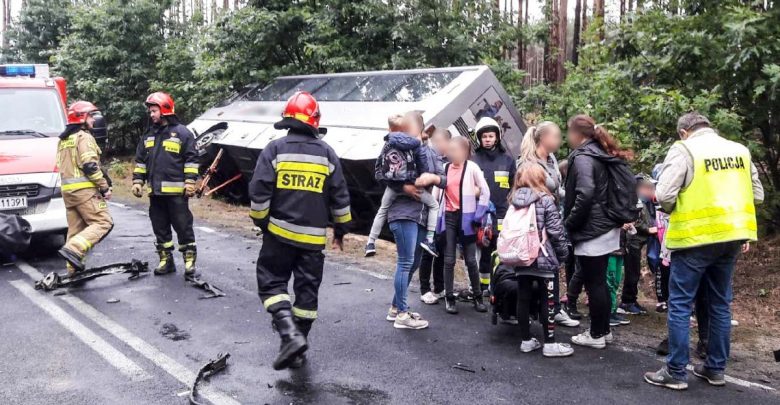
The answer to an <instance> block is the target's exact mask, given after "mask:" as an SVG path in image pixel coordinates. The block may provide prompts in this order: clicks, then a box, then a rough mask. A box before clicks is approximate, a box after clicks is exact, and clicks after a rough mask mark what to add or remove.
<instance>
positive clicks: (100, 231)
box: [65, 194, 114, 257]
mask: <svg viewBox="0 0 780 405" xmlns="http://www.w3.org/2000/svg"><path fill="white" fill-rule="evenodd" d="M65 214H66V217H67V220H68V238H67V242H66V243H65V248H67V249H68V250H70V251H72V252H76V253H78V254H79V255H81V256H82V257H84V256H85V255H86V254H87V252H89V250H90V249H92V247H93V246H95V245H96V244H97V243H98V242H100V241H101V240H103V238H105V237H106V235H108V233H109V232H111V229H112V228H113V227H114V220H113V219H111V214H110V213H109V212H108V204H107V203H106V200H105V199H103V196H101V195H100V194H95V195H94V196H93V197H92V198H90V199H89V200H87V201H85V202H83V203H81V204H78V205H74V206H72V207H68V208H66V209H65Z"/></svg>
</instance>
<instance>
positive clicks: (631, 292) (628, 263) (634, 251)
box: [621, 246, 642, 304]
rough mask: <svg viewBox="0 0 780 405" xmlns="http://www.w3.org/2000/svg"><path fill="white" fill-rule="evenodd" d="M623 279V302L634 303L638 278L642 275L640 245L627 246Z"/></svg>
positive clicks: (637, 293)
mask: <svg viewBox="0 0 780 405" xmlns="http://www.w3.org/2000/svg"><path fill="white" fill-rule="evenodd" d="M625 269H626V273H625V279H624V280H623V295H622V297H621V301H622V302H623V304H635V303H636V300H637V297H638V296H639V279H640V278H641V277H642V247H638V248H637V247H636V246H629V248H628V251H627V253H626V256H625Z"/></svg>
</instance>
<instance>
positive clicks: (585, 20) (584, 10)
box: [580, 0, 598, 45]
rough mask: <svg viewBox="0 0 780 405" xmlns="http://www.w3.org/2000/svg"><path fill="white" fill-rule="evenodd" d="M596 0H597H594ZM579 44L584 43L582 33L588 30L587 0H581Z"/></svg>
mask: <svg viewBox="0 0 780 405" xmlns="http://www.w3.org/2000/svg"><path fill="white" fill-rule="evenodd" d="M596 1H598V0H596ZM580 24H581V26H582V28H580V44H582V45H584V44H585V39H584V38H583V37H582V33H584V32H585V31H587V30H588V0H582V22H581V23H580Z"/></svg>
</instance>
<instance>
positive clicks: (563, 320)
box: [555, 308, 580, 328]
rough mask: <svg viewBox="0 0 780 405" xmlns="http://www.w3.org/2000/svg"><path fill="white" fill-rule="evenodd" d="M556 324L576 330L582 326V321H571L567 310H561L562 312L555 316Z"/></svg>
mask: <svg viewBox="0 0 780 405" xmlns="http://www.w3.org/2000/svg"><path fill="white" fill-rule="evenodd" d="M555 323H557V324H558V325H561V326H566V327H568V328H576V327H577V326H580V321H578V320H576V319H571V317H569V314H568V312H566V310H565V309H563V308H561V310H560V311H558V313H557V314H555Z"/></svg>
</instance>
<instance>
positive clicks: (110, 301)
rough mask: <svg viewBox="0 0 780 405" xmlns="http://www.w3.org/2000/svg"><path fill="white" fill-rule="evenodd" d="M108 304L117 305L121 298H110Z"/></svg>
mask: <svg viewBox="0 0 780 405" xmlns="http://www.w3.org/2000/svg"><path fill="white" fill-rule="evenodd" d="M106 302H107V303H109V304H116V303H117V302H119V298H109V299H107V300H106Z"/></svg>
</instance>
